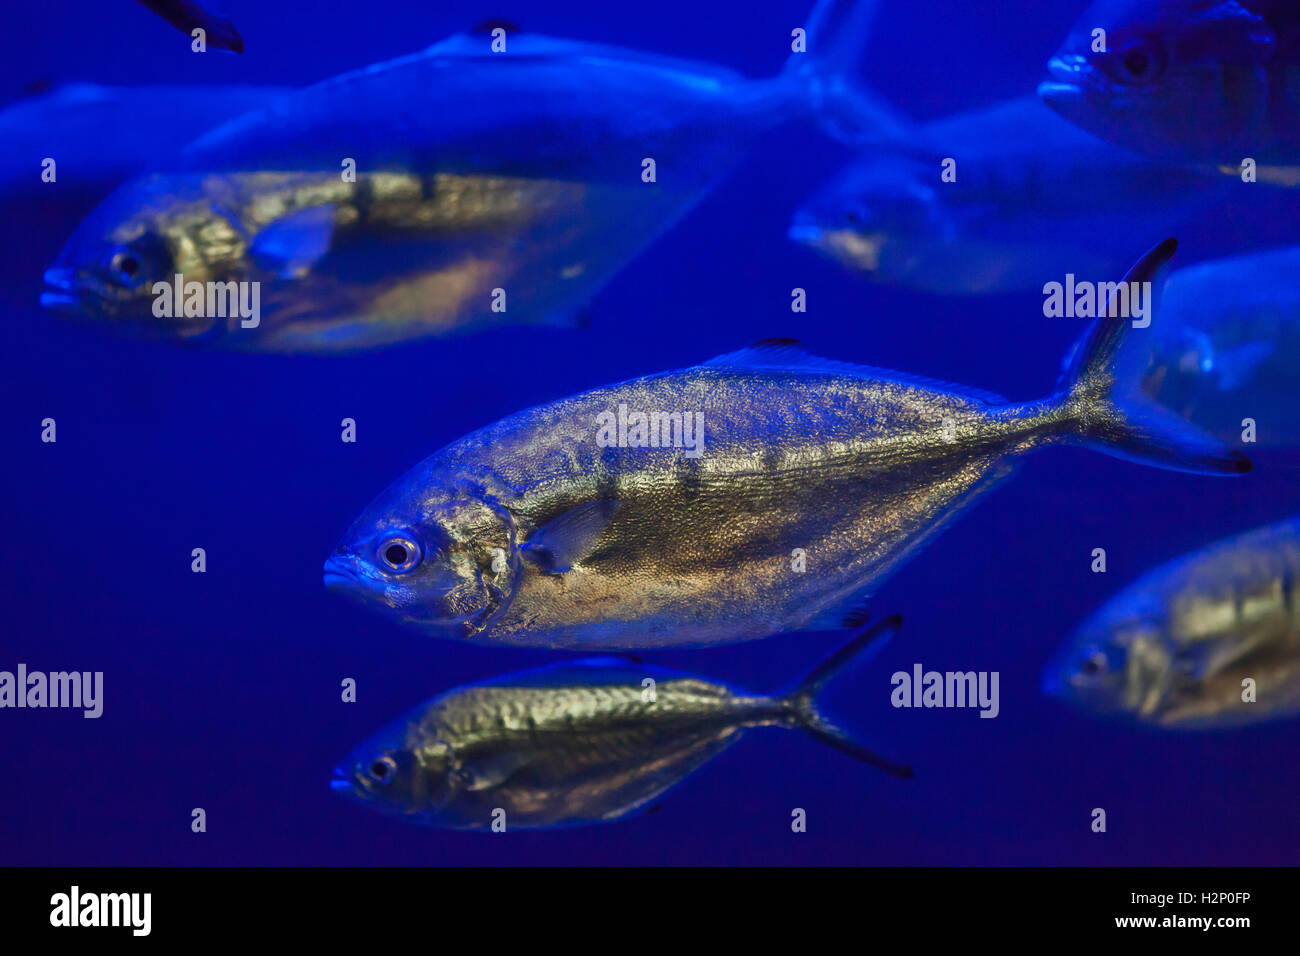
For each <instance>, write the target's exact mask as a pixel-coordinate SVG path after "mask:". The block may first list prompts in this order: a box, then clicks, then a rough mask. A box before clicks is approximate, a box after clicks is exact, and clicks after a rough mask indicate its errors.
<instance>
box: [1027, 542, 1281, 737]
mask: <svg viewBox="0 0 1300 956" xmlns="http://www.w3.org/2000/svg"><path fill="white" fill-rule="evenodd" d="M1297 576H1300V517H1293V518H1288V519H1287V520H1286V521H1282V522H1280V523H1278V524H1275V525H1271V526H1270V527H1267V528H1260V529H1258V530H1256V531H1251V532H1249V533H1247V534H1243V535H1239V536H1237V537H1234V538H1229V539H1227V540H1225V541H1220V542H1217V543H1216V544H1212V545H1210V546H1209V547H1207V548H1204V549H1202V550H1200V551H1196V552H1194V553H1192V554H1189V555H1186V556H1185V557H1182V558H1179V559H1178V560H1176V561H1171V562H1170V563H1168V564H1166V565H1164V566H1162V567H1159V568H1156V569H1155V570H1154V571H1152V572H1150V573H1148V574H1146V575H1144V576H1143V577H1141V578H1140V579H1138V581H1136V582H1135V583H1134V584H1132V585H1130V586H1129V587H1128V588H1126V589H1125V590H1123V591H1121V592H1120V593H1119V594H1118V595H1116V596H1115V597H1114V598H1112V599H1111V600H1110V601H1108V602H1107V603H1106V604H1105V605H1104V606H1103V607H1102V608H1101V609H1100V610H1099V611H1097V613H1095V614H1094V615H1092V617H1090V618H1089V619H1088V620H1087V621H1086V622H1085V623H1084V624H1083V626H1082V627H1080V628H1079V631H1078V632H1077V634H1076V635H1075V636H1074V638H1073V639H1072V641H1071V642H1070V644H1069V645H1068V646H1067V647H1066V649H1065V650H1064V652H1063V653H1062V654H1061V656H1060V658H1059V660H1057V661H1056V662H1055V663H1053V664H1052V666H1051V667H1050V668H1049V669H1048V671H1047V673H1046V676H1045V678H1044V690H1045V691H1046V692H1047V693H1049V694H1054V695H1057V696H1060V697H1062V698H1065V699H1068V700H1070V701H1071V702H1073V703H1074V704H1077V705H1078V706H1080V707H1082V708H1084V709H1086V710H1088V711H1091V712H1093V713H1097V714H1105V715H1110V716H1116V717H1125V718H1128V719H1131V720H1134V721H1138V722H1140V723H1144V724H1152V725H1157V726H1160V727H1175V728H1183V727H1189V728H1191V727H1230V726H1236V725H1240V724H1250V723H1259V722H1262V721H1266V720H1274V719H1277V718H1281V717H1288V716H1293V715H1295V714H1296V713H1298V712H1300V602H1298V600H1297V594H1296V580H1297ZM1247 679H1249V680H1251V681H1253V682H1254V688H1253V693H1254V696H1255V700H1254V701H1253V702H1248V701H1247V700H1245V699H1244V697H1245V696H1247V695H1248V691H1247V688H1246V685H1245V683H1244V682H1245V681H1247Z"/></svg>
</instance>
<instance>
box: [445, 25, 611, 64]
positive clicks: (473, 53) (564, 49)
mask: <svg viewBox="0 0 1300 956" xmlns="http://www.w3.org/2000/svg"><path fill="white" fill-rule="evenodd" d="M481 26H483V27H486V28H487V29H484V30H482V31H480V29H479V28H478V27H475V29H474V30H473V31H472V32H470V33H456V34H453V35H452V36H449V37H447V38H446V39H444V40H439V41H438V42H437V43H435V44H433V46H431V47H429V48H428V49H427V50H425V51H424V52H425V54H426V55H432V56H445V57H455V58H457V59H487V58H489V57H491V58H494V59H501V58H502V57H508V56H526V57H545V56H554V57H566V56H595V55H603V56H609V55H610V54H616V55H617V54H622V53H623V51H622V50H619V49H617V48H616V47H610V46H605V45H604V44H601V43H586V42H584V41H582V40H566V39H563V38H561V37H548V36H543V35H541V34H538V33H515V32H513V31H511V30H510V29H509V26H508V24H506V23H503V22H500V21H488V22H487V23H484V24H482V25H481ZM495 27H501V28H502V29H504V30H505V31H506V48H505V51H504V52H502V53H494V52H493V51H492V35H491V34H492V29H493V28H495Z"/></svg>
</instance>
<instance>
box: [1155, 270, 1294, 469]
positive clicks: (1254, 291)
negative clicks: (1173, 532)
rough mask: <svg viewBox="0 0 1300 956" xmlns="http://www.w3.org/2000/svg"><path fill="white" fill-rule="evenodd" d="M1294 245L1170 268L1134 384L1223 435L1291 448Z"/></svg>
mask: <svg viewBox="0 0 1300 956" xmlns="http://www.w3.org/2000/svg"><path fill="white" fill-rule="evenodd" d="M1297 275H1300V247H1296V246H1290V247H1286V248H1281V249H1269V250H1265V251H1262V252H1256V253H1252V254H1250V255H1242V256H1231V257H1228V258H1224V259H1216V260H1213V261H1210V262H1203V263H1200V264H1198V265H1195V266H1191V267H1188V268H1183V269H1177V270H1175V271H1174V272H1172V273H1171V274H1170V276H1169V280H1168V282H1167V283H1166V286H1165V289H1164V294H1163V296H1162V298H1161V299H1160V300H1159V303H1158V306H1157V307H1156V309H1155V310H1154V312H1153V316H1152V322H1151V328H1150V333H1151V334H1150V336H1149V337H1148V338H1147V339H1145V340H1143V341H1139V342H1135V343H1134V346H1135V347H1140V348H1142V349H1143V350H1144V351H1145V353H1146V356H1147V358H1146V365H1145V368H1144V369H1143V371H1142V372H1141V376H1142V390H1143V391H1144V392H1145V393H1146V394H1147V395H1149V396H1150V397H1151V398H1152V399H1154V400H1155V401H1157V402H1159V403H1160V404H1161V405H1164V406H1165V407H1167V408H1169V409H1171V410H1173V411H1175V412H1177V413H1178V414H1180V415H1182V416H1183V417H1184V418H1186V419H1187V420H1188V421H1190V422H1192V423H1194V424H1195V425H1196V426H1197V427H1199V428H1201V429H1203V430H1205V431H1206V432H1208V433H1210V434H1211V435H1215V436H1217V437H1219V438H1221V439H1224V440H1229V441H1230V440H1234V439H1239V438H1240V437H1241V434H1242V431H1243V429H1244V428H1245V427H1247V423H1248V422H1250V423H1253V425H1254V429H1255V434H1254V440H1255V442H1256V443H1257V444H1258V446H1259V447H1261V448H1290V447H1294V446H1296V445H1297V444H1300V396H1298V395H1297V391H1296V388H1295V380H1296V375H1297V373H1298V372H1300V289H1298V288H1297V287H1296V281H1295V279H1296V276H1297Z"/></svg>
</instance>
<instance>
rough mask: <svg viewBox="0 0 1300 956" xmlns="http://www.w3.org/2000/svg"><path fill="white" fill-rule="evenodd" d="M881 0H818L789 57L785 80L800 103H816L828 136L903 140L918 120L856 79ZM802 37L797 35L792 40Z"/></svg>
mask: <svg viewBox="0 0 1300 956" xmlns="http://www.w3.org/2000/svg"><path fill="white" fill-rule="evenodd" d="M877 5H878V0H817V3H816V5H815V6H814V7H813V9H812V12H811V13H810V14H809V16H808V23H807V26H806V27H805V30H804V37H803V43H804V48H803V49H802V50H800V49H798V48H796V49H794V50H793V51H792V52H791V54H790V58H789V59H788V60H786V64H785V69H784V70H783V71H782V73H781V78H780V81H781V82H782V83H788V84H789V85H790V87H791V90H790V95H791V96H792V97H793V98H794V99H795V100H796V102H797V103H798V104H799V107H800V109H811V110H812V112H813V113H814V115H815V117H816V118H817V121H818V123H819V124H820V125H821V126H822V128H823V129H824V130H825V131H826V133H827V134H828V135H829V136H832V137H833V138H835V139H838V140H840V141H842V142H845V143H849V144H850V145H854V146H864V145H869V144H872V145H874V144H886V143H892V144H903V143H909V142H912V141H914V140H915V138H916V128H915V125H914V124H913V123H912V122H911V121H909V120H908V119H906V118H905V117H903V116H902V115H900V114H899V113H898V111H897V110H896V109H894V107H893V106H891V105H890V104H889V103H888V102H886V101H885V99H884V98H883V97H881V96H879V95H878V94H876V93H874V92H873V91H872V90H870V89H868V88H867V87H866V86H864V85H863V84H861V83H860V82H859V81H858V80H857V79H856V74H857V71H858V66H859V64H860V62H861V59H862V51H863V49H864V48H865V47H866V44H867V39H868V37H869V36H870V35H871V21H872V20H873V19H874V18H875V15H876V7H877ZM797 43H798V40H796V39H792V46H795V45H796V44H797Z"/></svg>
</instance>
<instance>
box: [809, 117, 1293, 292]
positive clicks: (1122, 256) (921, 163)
mask: <svg viewBox="0 0 1300 956" xmlns="http://www.w3.org/2000/svg"><path fill="white" fill-rule="evenodd" d="M912 144H913V145H911V146H909V147H908V148H906V149H899V150H894V149H873V150H871V151H869V152H867V153H866V154H865V155H864V156H863V157H862V158H861V159H860V160H858V161H856V162H854V163H853V164H851V165H850V166H848V167H847V168H846V169H845V170H844V171H843V172H842V173H841V174H840V175H838V176H837V177H836V178H835V179H833V180H832V181H831V182H830V183H828V184H827V185H826V186H825V187H823V188H822V189H821V190H819V191H818V192H817V193H816V194H815V195H814V196H813V197H812V198H811V199H810V200H809V201H808V202H807V203H806V204H805V205H804V206H803V207H802V208H801V209H800V210H799V212H798V213H796V215H795V217H794V221H793V223H792V225H791V227H790V238H791V239H793V240H795V241H797V242H801V243H804V244H806V245H808V246H810V247H812V248H814V249H816V250H818V251H819V252H822V253H824V254H826V255H828V256H830V257H831V258H832V259H834V260H836V261H837V262H839V263H840V264H842V265H844V266H846V267H847V268H849V269H852V270H854V271H857V272H861V273H863V274H864V275H865V276H866V277H867V278H869V279H871V280H872V281H874V282H879V283H882V284H885V285H891V286H898V287H901V288H906V289H911V290H914V291H918V292H929V293H935V294H940V295H953V296H959V295H977V294H986V293H1013V292H1029V291H1038V290H1040V289H1041V288H1042V286H1043V284H1044V283H1045V282H1047V281H1049V280H1060V278H1061V277H1062V276H1064V275H1065V274H1066V273H1067V272H1072V273H1075V274H1077V275H1079V276H1081V277H1084V276H1087V277H1091V278H1094V279H1101V278H1110V277H1113V276H1117V275H1120V274H1121V273H1122V272H1123V270H1124V269H1125V268H1126V267H1127V265H1128V260H1127V258H1126V253H1125V252H1124V251H1123V247H1124V244H1123V243H1122V242H1117V241H1116V240H1117V238H1119V237H1123V236H1127V235H1132V234H1138V235H1142V234H1151V233H1155V234H1157V235H1161V234H1163V235H1177V236H1179V238H1180V240H1181V247H1182V249H1184V250H1186V252H1187V254H1188V255H1189V256H1190V257H1192V258H1193V261H1195V260H1197V259H1204V258H1212V257H1215V256H1220V255H1227V254H1229V253H1232V252H1241V251H1249V250H1251V249H1256V248H1260V247H1264V246H1269V245H1274V244H1278V243H1280V242H1295V241H1300V226H1298V225H1297V221H1298V219H1300V200H1297V198H1296V197H1294V196H1292V195H1291V194H1290V193H1289V192H1287V191H1285V190H1273V189H1267V188H1264V189H1260V190H1244V189H1243V188H1242V184H1241V183H1234V182H1232V181H1231V180H1227V179H1225V178H1224V177H1222V176H1219V175H1217V174H1210V173H1205V172H1200V171H1196V170H1191V169H1184V168H1181V167H1179V166H1177V165H1175V164H1172V163H1169V162H1155V161H1152V160H1150V159H1148V158H1146V157H1144V156H1142V155H1140V154H1138V153H1134V152H1132V151H1129V150H1126V149H1121V148H1120V147H1117V146H1112V145H1110V144H1108V143H1105V142H1102V141H1101V140H1099V139H1097V138H1096V137H1094V136H1092V135H1091V134H1089V133H1086V132H1084V131H1082V130H1080V129H1077V128H1076V127H1074V126H1072V125H1071V124H1070V123H1068V122H1066V121H1065V120H1063V119H1061V118H1060V117H1059V116H1057V115H1055V114H1054V113H1053V112H1052V111H1051V110H1049V109H1048V108H1047V107H1046V106H1044V105H1043V104H1042V103H1040V102H1039V101H1038V100H1037V99H1036V98H1035V97H1026V98H1023V99H1017V100H1011V101H1008V102H1004V103H999V104H996V105H994V106H991V107H987V108H984V109H979V110H974V111H972V112H969V113H963V114H960V115H957V116H953V117H949V118H946V119H941V120H936V121H934V122H931V123H926V124H924V125H922V126H919V127H917V129H916V131H915V135H914V136H913V137H912ZM945 158H952V159H954V160H955V161H956V179H955V180H954V181H952V182H943V181H941V179H940V173H941V163H942V162H943V160H944V159H945Z"/></svg>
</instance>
